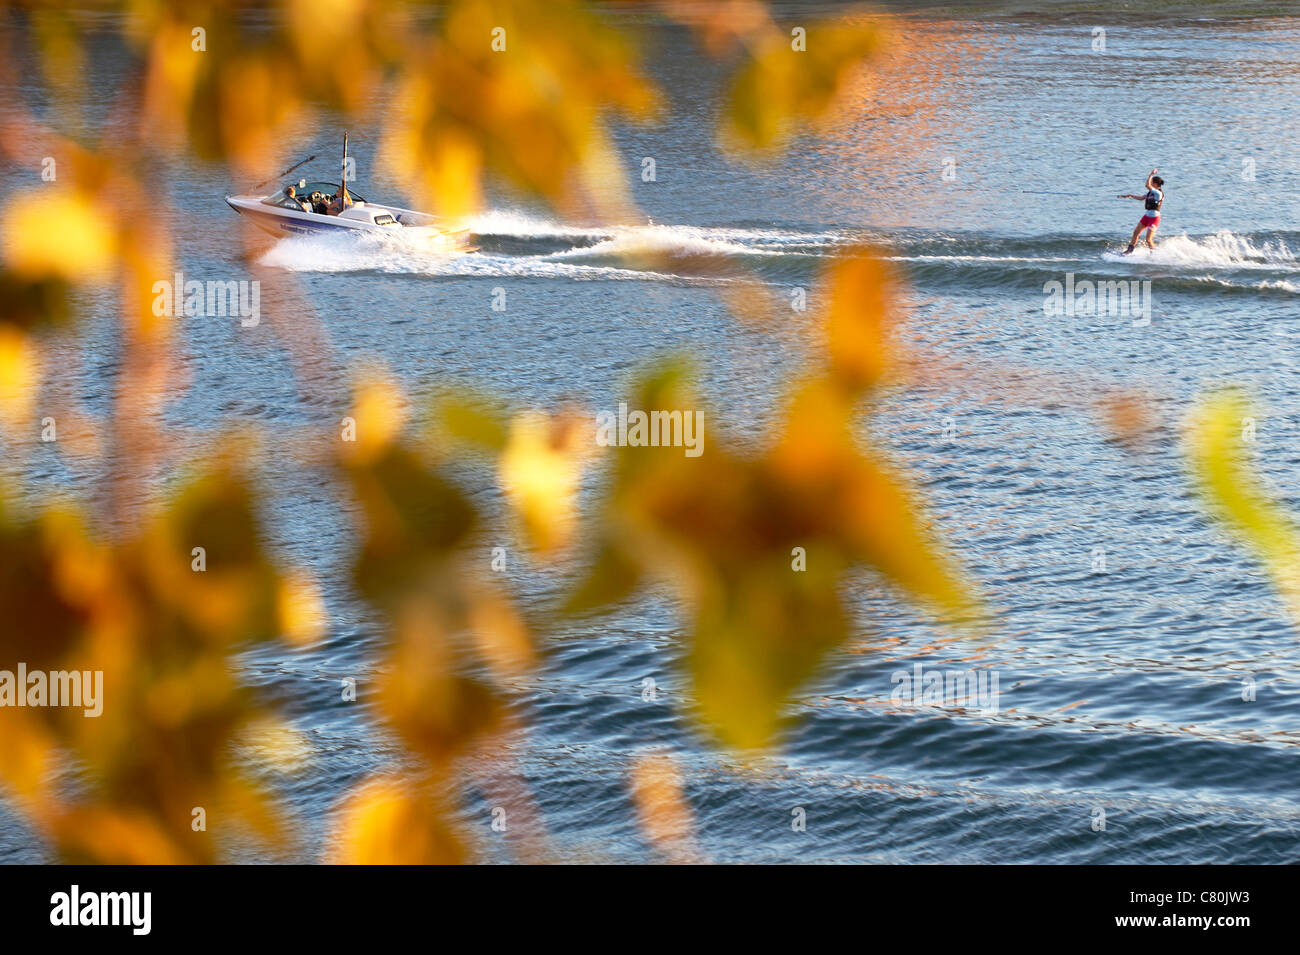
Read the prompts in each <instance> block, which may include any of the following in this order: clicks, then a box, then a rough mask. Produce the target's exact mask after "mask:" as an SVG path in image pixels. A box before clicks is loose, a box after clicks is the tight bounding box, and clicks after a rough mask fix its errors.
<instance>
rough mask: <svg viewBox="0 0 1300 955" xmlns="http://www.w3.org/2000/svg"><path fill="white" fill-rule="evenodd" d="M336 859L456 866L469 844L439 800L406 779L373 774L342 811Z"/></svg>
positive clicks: (350, 862)
mask: <svg viewBox="0 0 1300 955" xmlns="http://www.w3.org/2000/svg"><path fill="white" fill-rule="evenodd" d="M334 846H335V847H334V850H333V853H332V856H331V858H330V860H329V861H330V862H332V863H334V864H340V865H456V864H459V863H461V862H464V861H465V860H466V855H465V849H464V847H463V846H462V845H461V842H460V840H459V839H458V838H457V837H456V835H455V833H454V831H453V830H452V828H451V827H450V826H449V825H448V823H447V820H446V819H445V817H444V815H443V813H442V812H441V811H440V809H439V807H438V806H437V805H436V802H435V800H434V799H433V798H432V797H430V796H429V795H427V794H426V793H424V792H423V791H421V790H420V789H418V788H416V787H414V786H412V785H411V784H410V783H408V782H407V781H405V780H401V779H397V778H394V777H380V778H377V779H372V780H370V781H369V782H367V783H366V784H365V785H363V786H362V787H361V788H359V789H358V790H357V791H356V792H354V793H353V794H352V795H350V796H349V797H348V798H347V800H346V801H345V802H344V804H343V806H342V807H341V809H340V810H339V813H338V820H337V822H336V831H335V836H334Z"/></svg>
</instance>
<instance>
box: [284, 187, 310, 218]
mask: <svg viewBox="0 0 1300 955" xmlns="http://www.w3.org/2000/svg"><path fill="white" fill-rule="evenodd" d="M284 194H285V195H286V196H288V197H289V198H290V199H292V200H293V201H294V203H295V204H296V205H297V206H298V208H299V209H301V210H302V211H303V212H311V206H309V205H307V203H305V202H303V201H302V200H301V199H299V198H298V196H297V194H296V190H295V189H294V187H293V186H285V187H284Z"/></svg>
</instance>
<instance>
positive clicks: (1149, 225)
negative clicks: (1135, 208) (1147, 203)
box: [1138, 216, 1160, 229]
mask: <svg viewBox="0 0 1300 955" xmlns="http://www.w3.org/2000/svg"><path fill="white" fill-rule="evenodd" d="M1158 225H1160V217H1159V216H1154V217H1153V216H1143V217H1142V221H1141V222H1139V223H1138V228H1139V229H1154V228H1155V227H1156V226H1158Z"/></svg>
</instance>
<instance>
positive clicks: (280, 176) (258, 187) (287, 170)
mask: <svg viewBox="0 0 1300 955" xmlns="http://www.w3.org/2000/svg"><path fill="white" fill-rule="evenodd" d="M315 158H316V157H315V156H308V157H307V158H306V159H304V160H303V161H302V162H298V163H294V164H293V165H292V166H290V167H289V168H288V169H286V170H285V171H284V172H282V173H280V174H279V175H276V176H272V177H271V178H270V179H264V180H263V181H261V182H259V183H258V184H257V185H255V186H250V187H249V188H250V189H261V188H262V187H263V186H265V185H266V184H267V183H268V182H272V181H273V180H276V179H283V178H284V177H285V176H287V175H289V173H291V172H293V171H294V170H295V169H297V168H298V167H299V166H305V165H307V163H309V162H311V161H312V160H313V159H315Z"/></svg>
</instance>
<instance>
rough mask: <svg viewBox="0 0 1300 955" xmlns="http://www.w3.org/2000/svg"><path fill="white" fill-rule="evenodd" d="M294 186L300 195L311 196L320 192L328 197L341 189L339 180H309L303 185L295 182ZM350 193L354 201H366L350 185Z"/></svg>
mask: <svg viewBox="0 0 1300 955" xmlns="http://www.w3.org/2000/svg"><path fill="white" fill-rule="evenodd" d="M293 186H294V188H295V190H296V191H297V193H298V195H300V196H310V195H311V194H312V193H313V192H319V193H320V194H321V195H322V196H324V197H325V198H326V199H328V198H329V197H330V196H332V195H334V193H336V192H338V191H339V184H338V183H337V182H308V183H304V184H301V185H300V184H299V183H296V182H295V183H294V184H293ZM348 195H349V196H351V197H352V201H353V202H365V201H366V200H365V199H364V198H363V197H362V196H358V195H357V194H356V193H355V192H353V191H352V187H351V186H349V187H348Z"/></svg>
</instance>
